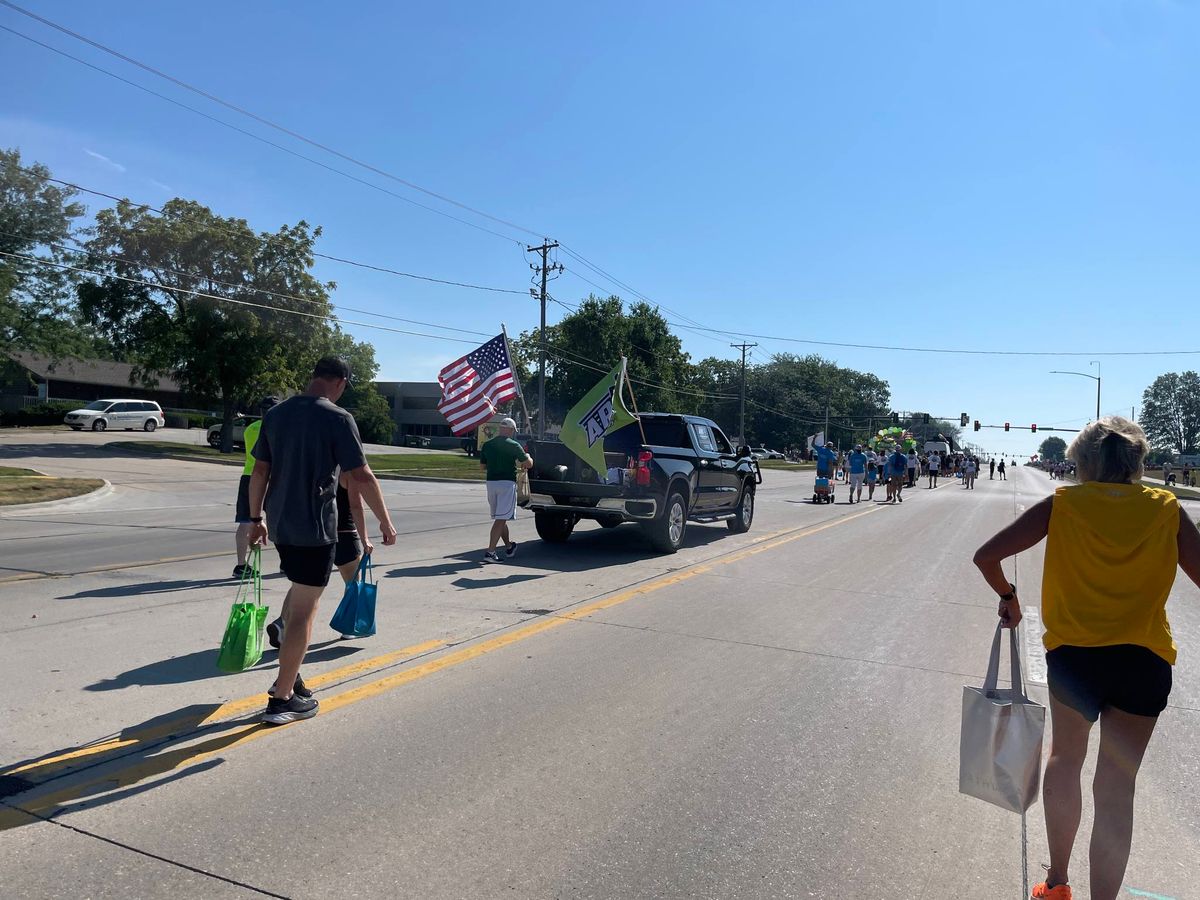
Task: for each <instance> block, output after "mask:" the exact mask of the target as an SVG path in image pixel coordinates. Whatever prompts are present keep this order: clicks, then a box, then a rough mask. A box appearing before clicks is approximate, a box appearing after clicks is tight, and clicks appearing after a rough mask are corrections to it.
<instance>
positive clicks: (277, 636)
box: [267, 616, 283, 650]
mask: <svg viewBox="0 0 1200 900" xmlns="http://www.w3.org/2000/svg"><path fill="white" fill-rule="evenodd" d="M267 643H268V644H270V645H271V646H272V647H274V648H275V649H276V650H278V649H279V645H280V644H282V643H283V616H280V617H279V618H278V619H276V620H275V621H274V622H270V623H268V625H267Z"/></svg>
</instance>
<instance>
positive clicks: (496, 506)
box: [487, 481, 517, 521]
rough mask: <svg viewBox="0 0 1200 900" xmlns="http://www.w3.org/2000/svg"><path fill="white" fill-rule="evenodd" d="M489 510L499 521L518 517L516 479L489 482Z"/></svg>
mask: <svg viewBox="0 0 1200 900" xmlns="http://www.w3.org/2000/svg"><path fill="white" fill-rule="evenodd" d="M487 498H488V510H489V511H490V512H491V514H492V518H493V519H496V520H497V521H500V520H503V521H507V520H509V519H515V518H516V517H517V483H516V482H515V481H489V482H488V483H487Z"/></svg>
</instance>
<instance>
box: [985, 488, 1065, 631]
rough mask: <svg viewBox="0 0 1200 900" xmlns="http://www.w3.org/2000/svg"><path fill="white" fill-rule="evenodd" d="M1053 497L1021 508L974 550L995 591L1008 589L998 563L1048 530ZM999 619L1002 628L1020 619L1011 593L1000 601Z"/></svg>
mask: <svg viewBox="0 0 1200 900" xmlns="http://www.w3.org/2000/svg"><path fill="white" fill-rule="evenodd" d="M1053 504H1054V497H1053V496H1050V497H1047V498H1046V499H1045V500H1042V501H1041V502H1040V503H1036V504H1034V505H1033V506H1031V507H1029V509H1027V510H1025V512H1024V513H1022V514H1021V516H1020V517H1019V518H1018V519H1017V520H1016V521H1015V522H1013V523H1012V524H1011V525H1008V526H1006V527H1004V528H1002V529H1000V531H998V532H997V533H996V534H995V535H993V536H992V538H991V539H990V540H988V541H987V543H985V544H984V545H983V546H982V547H980V548H979V549H978V550H976V551H975V559H974V562H975V565H976V566H978V567H979V571H980V572H981V573H982V575H983V579H984V581H986V582H987V583H988V586H989V587H991V589H992V590H994V591H995V592H996V593H997V594H998V595H1001V596H1003V595H1004V594H1007V593H1008V592H1009V584H1010V582H1009V580H1008V578H1006V577H1005V575H1004V567H1003V566H1002V565H1001V563H1002V562H1003V561H1004V560H1006V559H1008V558H1009V557H1010V556H1016V555H1017V554H1018V553H1020V552H1021V551H1022V550H1028V549H1029V548H1030V547H1032V546H1033V545H1034V544H1036V543H1038V541H1040V540H1042V538H1044V537H1045V536H1046V534H1047V532H1048V531H1049V530H1050V510H1051V507H1052V506H1053ZM998 612H999V615H1000V619H1001V620H1002V621H1003V623H1004V626H1005V627H1006V628H1015V627H1016V626H1017V624H1018V623H1019V622H1020V621H1021V604H1020V602H1019V601H1018V600H1017V599H1016V598H1015V597H1014V598H1013V599H1012V600H1010V601H1004V600H1001V601H1000V608H999V611H998Z"/></svg>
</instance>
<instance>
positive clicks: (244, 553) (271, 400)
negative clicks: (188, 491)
mask: <svg viewBox="0 0 1200 900" xmlns="http://www.w3.org/2000/svg"><path fill="white" fill-rule="evenodd" d="M278 402H279V398H278V397H264V398H263V400H262V402H261V403H260V404H259V407H258V414H259V418H258V419H256V420H255V421H253V422H251V423H250V424H249V425H247V426H246V430H245V431H243V432H242V444H243V445H244V446H245V448H246V465H245V466H244V467H243V468H242V477H241V479H240V480H239V481H238V495H237V508H236V511H235V513H234V517H233V518H234V521H235V522H237V534H236V535H235V536H234V543H235V544H236V545H237V565H236V566H234V567H233V577H234V578H241V577H242V575H243V574H245V572H246V559H247V557H248V555H249V553H250V526H251V525H252V524H253V523H252V522H251V521H250V473H251V472H253V471H254V453H253V451H254V445H255V444H256V443H257V442H258V432H259V429H261V428H262V416H265V415H266V414H267V410H268V409H270V408H271V407H273V406H274V405H275V404H277V403H278Z"/></svg>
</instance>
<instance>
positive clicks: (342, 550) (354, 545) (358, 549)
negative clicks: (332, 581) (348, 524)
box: [333, 531, 363, 566]
mask: <svg viewBox="0 0 1200 900" xmlns="http://www.w3.org/2000/svg"><path fill="white" fill-rule="evenodd" d="M336 546H337V550H335V551H334V554H333V564H334V565H335V566H344V565H345V564H346V563H349V562H354V561H355V560H356V559H358V558H359V557H360V556H362V552H363V546H362V541H360V540H359V539H358V532H357V531H339V532H338V539H337V545H336Z"/></svg>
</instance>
